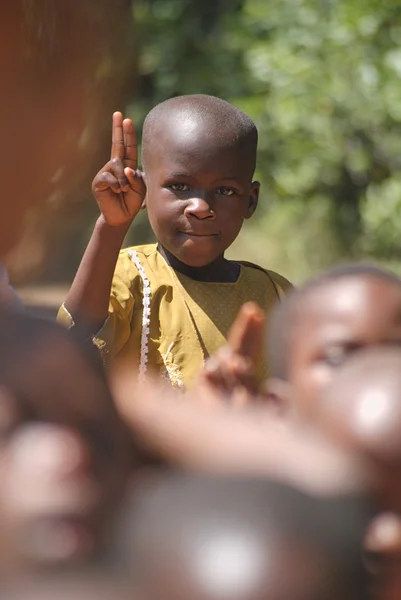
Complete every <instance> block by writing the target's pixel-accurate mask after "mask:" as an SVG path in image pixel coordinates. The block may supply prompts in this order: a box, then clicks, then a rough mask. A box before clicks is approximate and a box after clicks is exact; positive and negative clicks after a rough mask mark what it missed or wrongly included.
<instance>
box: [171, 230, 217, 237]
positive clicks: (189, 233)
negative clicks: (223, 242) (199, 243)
mask: <svg viewBox="0 0 401 600" xmlns="http://www.w3.org/2000/svg"><path fill="white" fill-rule="evenodd" d="M178 233H179V234H180V235H186V236H188V237H197V238H203V237H217V236H218V235H219V234H218V233H217V232H206V231H205V232H200V231H179V232H178Z"/></svg>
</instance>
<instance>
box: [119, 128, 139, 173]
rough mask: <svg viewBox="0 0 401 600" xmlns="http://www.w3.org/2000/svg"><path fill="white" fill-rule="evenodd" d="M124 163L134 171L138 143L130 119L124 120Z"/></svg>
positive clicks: (136, 163) (136, 162) (136, 161)
mask: <svg viewBox="0 0 401 600" xmlns="http://www.w3.org/2000/svg"><path fill="white" fill-rule="evenodd" d="M123 132H124V146H125V147H124V163H125V166H127V167H130V168H131V169H133V170H134V171H135V169H136V168H137V165H138V143H137V140H136V133H135V128H134V125H133V123H132V121H131V119H124V121H123Z"/></svg>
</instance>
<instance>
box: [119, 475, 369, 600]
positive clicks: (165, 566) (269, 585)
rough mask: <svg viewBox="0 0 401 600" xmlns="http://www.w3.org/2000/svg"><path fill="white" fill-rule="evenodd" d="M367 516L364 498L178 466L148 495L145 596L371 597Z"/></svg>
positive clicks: (136, 542)
mask: <svg viewBox="0 0 401 600" xmlns="http://www.w3.org/2000/svg"><path fill="white" fill-rule="evenodd" d="M367 518H368V516H367V513H365V510H364V505H363V503H360V501H359V500H357V499H351V498H348V499H345V500H330V501H327V500H325V501H322V500H318V499H314V498H312V497H310V496H308V495H305V494H303V493H302V492H299V491H297V490H295V489H293V488H291V487H289V486H286V485H283V484H280V483H277V482H274V481H269V480H258V479H254V478H238V479H230V478H214V477H205V476H189V475H171V474H170V475H169V476H166V477H161V478H159V479H158V480H156V482H153V485H152V484H151V485H150V486H149V487H147V488H146V489H145V490H144V493H142V495H140V498H139V502H138V504H137V506H136V511H135V514H134V521H133V527H132V530H131V534H130V539H129V540H128V544H129V548H130V550H129V552H131V553H132V552H133V555H132V559H131V560H132V563H133V565H134V569H135V572H137V574H138V580H137V583H138V585H139V591H140V593H142V594H143V596H142V597H143V598H144V599H145V600H156V598H158V597H160V594H161V593H162V592H163V593H162V595H163V597H164V598H166V600H170V599H171V600H172V599H173V598H174V600H189V599H196V600H198V599H199V600H220V599H221V600H231V599H233V600H234V599H235V600H242V599H244V600H245V599H249V598H251V599H255V600H258V599H261V600H276V599H278V598H280V599H281V598H291V599H293V600H295V599H298V598H299V599H301V598H302V599H303V598H308V600H315V599H316V600H317V599H319V600H323V599H324V600H340V598H341V600H345V599H346V598H347V599H348V598H349V599H351V598H354V597H358V598H364V597H365V596H364V595H363V582H364V575H363V570H362V565H361V560H360V545H361V541H362V537H363V533H364V529H365V525H366V521H367Z"/></svg>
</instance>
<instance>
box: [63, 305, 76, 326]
mask: <svg viewBox="0 0 401 600" xmlns="http://www.w3.org/2000/svg"><path fill="white" fill-rule="evenodd" d="M61 308H62V309H63V310H64V312H65V313H66V315H67V317H68V318H69V319H70V323H69V325H68V329H72V328H73V327H75V321H74V319H73V318H72V314H71V313H70V311H69V310H67V307H66V305H65V304H64V302H63V304H62V305H61Z"/></svg>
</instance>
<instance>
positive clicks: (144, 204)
mask: <svg viewBox="0 0 401 600" xmlns="http://www.w3.org/2000/svg"><path fill="white" fill-rule="evenodd" d="M141 174H142V179H143V181H144V183H145V186H146V174H145V171H141ZM147 196H148V194H147V193H146V194H145V198H144V199H143V201H142V204H141V210H144V209H145V208H146V203H147V202H146V200H147Z"/></svg>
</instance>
